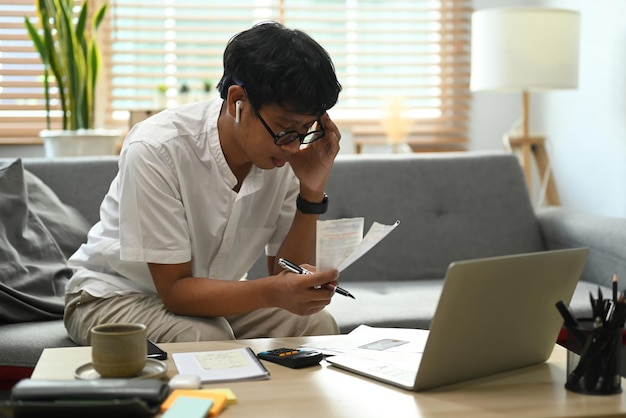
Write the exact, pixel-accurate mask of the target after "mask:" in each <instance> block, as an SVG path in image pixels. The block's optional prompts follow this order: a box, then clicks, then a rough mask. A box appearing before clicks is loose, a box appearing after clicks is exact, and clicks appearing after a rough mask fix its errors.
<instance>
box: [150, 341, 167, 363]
mask: <svg viewBox="0 0 626 418" xmlns="http://www.w3.org/2000/svg"><path fill="white" fill-rule="evenodd" d="M147 342H148V358H154V359H157V360H165V359H167V352H166V351H165V350H163V349H162V348H161V347H159V346H158V345H156V344H155V343H153V342H152V341H150V340H147Z"/></svg>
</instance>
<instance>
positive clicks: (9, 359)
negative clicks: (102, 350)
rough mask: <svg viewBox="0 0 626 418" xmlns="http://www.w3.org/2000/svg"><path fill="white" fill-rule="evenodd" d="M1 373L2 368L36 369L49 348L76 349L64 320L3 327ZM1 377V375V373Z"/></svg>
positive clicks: (0, 353)
mask: <svg viewBox="0 0 626 418" xmlns="http://www.w3.org/2000/svg"><path fill="white" fill-rule="evenodd" d="M1 332H2V339H1V340H0V371H1V370H2V367H5V366H10V367H35V364H37V361H38V360H39V357H40V356H41V352H42V351H43V349H44V348H47V347H75V346H76V344H75V343H74V342H73V341H72V340H71V339H70V337H68V335H67V331H66V330H65V326H64V325H63V321H62V320H56V321H35V322H25V323H21V324H7V325H2V331H1ZM0 375H1V373H0Z"/></svg>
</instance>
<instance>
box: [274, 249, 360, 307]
mask: <svg viewBox="0 0 626 418" xmlns="http://www.w3.org/2000/svg"><path fill="white" fill-rule="evenodd" d="M278 264H279V265H280V266H281V267H283V268H286V269H287V270H289V271H291V272H293V273H298V274H312V273H311V272H310V271H309V270H307V269H305V268H304V267H300V266H299V265H297V264H296V263H292V262H291V261H289V260H285V259H284V258H279V259H278ZM324 286H326V287H330V288H331V289H332V290H333V291H334V292H335V293H339V294H340V295H343V296H347V297H349V298H352V299H356V298H355V297H354V296H353V295H352V293H350V292H348V291H347V290H345V289H342V288H341V287H339V286H336V285H334V284H332V283H327V284H325V285H324Z"/></svg>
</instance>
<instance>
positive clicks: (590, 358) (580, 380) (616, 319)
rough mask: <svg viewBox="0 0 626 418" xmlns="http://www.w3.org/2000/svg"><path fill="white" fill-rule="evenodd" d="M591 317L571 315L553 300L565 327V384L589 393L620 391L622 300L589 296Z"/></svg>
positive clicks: (625, 314)
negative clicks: (584, 317)
mask: <svg viewBox="0 0 626 418" xmlns="http://www.w3.org/2000/svg"><path fill="white" fill-rule="evenodd" d="M591 302H592V311H593V318H589V319H579V320H577V319H575V318H574V317H573V316H572V315H571V312H570V311H569V309H567V308H565V309H564V304H563V303H562V302H559V303H557V308H558V309H559V311H560V312H561V315H562V316H563V319H564V320H565V322H564V325H565V328H566V329H567V349H568V353H567V381H566V383H565V388H566V389H568V390H571V391H573V392H578V393H584V394H589V395H612V394H616V393H621V391H622V386H621V380H622V379H621V376H620V366H621V350H622V333H623V330H624V319H625V318H626V304H624V303H623V302H621V301H619V302H617V301H614V300H609V299H603V298H602V293H601V292H600V291H598V299H597V300H594V299H593V297H591Z"/></svg>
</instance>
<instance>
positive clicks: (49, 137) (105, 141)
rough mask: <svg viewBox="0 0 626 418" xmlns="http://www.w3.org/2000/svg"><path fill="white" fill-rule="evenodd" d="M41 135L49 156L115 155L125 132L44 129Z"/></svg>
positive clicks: (45, 151) (46, 153)
mask: <svg viewBox="0 0 626 418" xmlns="http://www.w3.org/2000/svg"><path fill="white" fill-rule="evenodd" d="M39 137H40V138H42V139H43V145H44V153H45V156H46V157H48V158H53V157H80V156H87V155H115V154H116V153H117V151H118V147H119V144H120V143H121V141H122V138H123V133H122V132H121V131H116V130H105V129H79V130H76V131H68V130H56V131H49V130H43V131H41V132H40V133H39Z"/></svg>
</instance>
